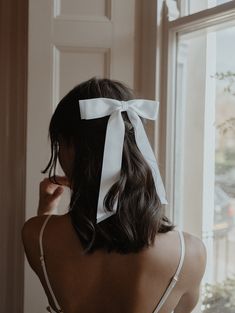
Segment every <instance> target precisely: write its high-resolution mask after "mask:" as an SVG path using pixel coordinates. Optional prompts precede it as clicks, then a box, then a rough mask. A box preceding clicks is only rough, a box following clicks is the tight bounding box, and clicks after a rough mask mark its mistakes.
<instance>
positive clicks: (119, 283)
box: [22, 78, 206, 313]
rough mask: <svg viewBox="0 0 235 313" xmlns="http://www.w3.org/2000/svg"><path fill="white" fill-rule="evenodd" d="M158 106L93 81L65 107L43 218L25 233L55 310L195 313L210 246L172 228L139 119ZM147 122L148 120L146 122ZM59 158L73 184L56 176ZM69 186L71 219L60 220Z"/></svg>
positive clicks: (57, 118)
mask: <svg viewBox="0 0 235 313" xmlns="http://www.w3.org/2000/svg"><path fill="white" fill-rule="evenodd" d="M156 113H157V103H156V102H153V101H147V100H134V99H133V95H132V92H131V91H130V90H129V89H128V88H127V87H126V86H124V85H123V84H122V83H120V82H116V81H112V80H108V79H96V78H92V79H90V80H88V81H86V82H84V83H82V84H80V85H78V86H77V87H75V88H74V89H73V90H71V91H70V92H69V93H68V94H67V95H66V96H65V97H64V98H63V99H62V100H61V101H60V103H59V104H58V106H57V108H56V110H55V112H54V114H53V116H52V119H51V122H50V128H49V134H50V139H51V153H52V154H51V159H50V161H49V164H48V166H47V167H46V169H45V170H44V171H43V173H46V172H47V171H48V170H49V178H45V179H44V180H43V181H42V182H41V183H40V201H39V207H38V216H37V217H34V218H31V219H30V220H28V221H27V222H26V223H25V225H24V227H23V230H22V238H23V243H24V247H25V252H26V255H27V259H28V261H29V264H30V266H31V267H32V269H33V270H34V271H35V273H36V274H37V275H38V277H39V279H40V281H41V283H42V286H43V288H44V290H45V292H46V295H47V297H48V301H49V304H50V306H49V307H48V308H47V309H48V311H51V312H64V313H81V312H82V313H90V312H92V313H94V312H96V313H120V312H122V313H152V312H155V313H156V312H160V313H170V312H172V311H174V312H175V313H188V312H192V310H193V308H194V306H195V305H196V303H197V300H198V295H199V286H200V282H201V279H202V276H203V273H204V270H205V263H206V260H205V259H206V253H205V248H204V245H203V243H202V242H201V241H200V240H199V239H197V238H195V237H193V236H192V235H190V234H187V233H184V234H183V233H182V232H180V231H177V230H175V229H174V226H173V225H172V223H171V222H170V221H169V220H168V219H167V218H166V217H165V216H164V213H163V209H162V204H165V203H167V201H166V199H165V190H164V187H163V184H162V181H161V177H160V174H159V171H158V167H157V164H156V161H155V159H154V156H153V152H152V150H151V149H150V146H149V143H148V142H147V137H146V135H145V132H144V129H143V126H142V122H141V119H140V117H144V118H151V119H155V118H156ZM139 116H140V117H139ZM57 159H59V162H60V164H61V167H62V169H63V171H64V173H65V177H59V176H56V175H55V167H56V163H57ZM63 185H64V186H68V187H69V188H70V189H71V200H70V204H69V210H68V213H67V214H65V215H60V216H59V215H53V214H52V213H53V210H54V208H55V207H56V206H57V205H58V202H59V200H60V197H61V194H62V193H63Z"/></svg>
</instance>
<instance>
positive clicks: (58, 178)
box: [55, 176, 70, 187]
mask: <svg viewBox="0 0 235 313" xmlns="http://www.w3.org/2000/svg"><path fill="white" fill-rule="evenodd" d="M55 179H56V181H57V182H58V183H60V184H61V185H64V186H67V187H70V183H69V180H68V178H67V177H66V176H56V177H55Z"/></svg>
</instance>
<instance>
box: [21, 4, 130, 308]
mask: <svg viewBox="0 0 235 313" xmlns="http://www.w3.org/2000/svg"><path fill="white" fill-rule="evenodd" d="M134 12H135V0H128V1H126V0H95V1H94V0H54V1H53V0H50V1H48V0H40V1H38V0H29V64H28V65H29V76H28V122H27V187H26V219H28V218H30V217H32V216H35V215H36V210H37V203H38V185H39V181H40V180H41V179H42V178H43V175H42V174H41V173H40V172H41V170H42V169H43V168H44V167H45V165H46V164H47V161H48V157H49V152H50V151H49V148H50V146H49V143H48V140H47V135H48V125H49V120H50V117H51V115H52V113H53V111H54V109H55V107H56V105H57V103H58V101H59V99H61V98H62V96H63V95H65V93H67V92H68V91H69V90H70V89H71V88H72V87H74V86H75V85H76V84H78V83H80V82H82V81H84V80H86V79H88V78H90V77H92V76H100V77H110V78H113V79H118V80H121V81H124V82H125V83H127V84H128V85H129V86H130V87H133V83H134V30H135V29H134V28H135V13H134ZM63 204H64V205H66V204H67V202H66V199H65V200H64V202H63ZM24 289H25V299H24V313H32V312H34V313H45V307H46V305H47V300H46V298H45V295H44V292H43V290H42V287H41V285H40V283H39V280H38V278H37V277H36V275H35V274H34V273H33V272H32V270H31V269H30V268H29V266H28V263H27V261H26V262H25V286H24Z"/></svg>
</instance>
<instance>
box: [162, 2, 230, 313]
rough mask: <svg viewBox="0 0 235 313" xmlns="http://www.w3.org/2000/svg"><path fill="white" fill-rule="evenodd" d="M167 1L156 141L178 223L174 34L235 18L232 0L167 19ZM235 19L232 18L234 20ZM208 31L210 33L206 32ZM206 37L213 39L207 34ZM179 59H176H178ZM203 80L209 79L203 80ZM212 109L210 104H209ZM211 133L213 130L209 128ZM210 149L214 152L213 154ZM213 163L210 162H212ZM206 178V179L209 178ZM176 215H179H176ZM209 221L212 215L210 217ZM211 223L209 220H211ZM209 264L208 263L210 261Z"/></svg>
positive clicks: (206, 188) (206, 184)
mask: <svg viewBox="0 0 235 313" xmlns="http://www.w3.org/2000/svg"><path fill="white" fill-rule="evenodd" d="M167 2H169V1H163V0H160V1H158V13H157V52H159V51H160V52H161V53H157V62H156V64H157V73H156V81H157V86H156V97H157V99H160V102H161V106H160V118H159V120H160V125H159V128H158V131H159V133H158V137H157V138H158V142H157V146H158V147H160V152H161V153H160V155H159V160H160V164H164V166H163V168H162V175H163V177H164V178H165V186H166V193H167V199H168V205H167V206H166V214H167V216H169V217H170V218H171V219H172V220H173V221H174V222H178V223H177V224H178V226H179V227H181V226H182V225H181V223H180V216H179V215H180V214H179V213H180V210H181V208H179V207H178V203H180V201H178V200H179V199H177V197H178V195H177V190H178V188H179V185H178V183H179V181H178V180H177V173H178V172H179V171H180V170H181V169H179V168H177V164H176V154H177V147H176V145H175V142H176V140H175V129H176V118H177V117H176V102H177V99H176V75H177V71H176V61H177V38H178V36H179V35H181V34H186V33H190V32H194V31H197V30H200V29H204V28H207V27H213V26H216V25H219V24H222V23H229V22H230V21H231V22H233V20H234V19H235V1H231V2H228V3H225V4H222V5H218V6H216V7H213V8H209V9H206V10H204V11H201V12H197V13H194V14H192V15H189V16H184V17H180V18H178V19H175V20H170V19H168V9H167V4H166V3H167ZM233 23H234V22H233ZM209 35H210V34H209ZM208 40H212V41H213V38H211V37H210V36H209V37H208ZM178 60H179V59H178ZM205 83H206V84H207V83H208V81H206V82H205ZM206 97H213V95H212V94H210V95H208V94H207V95H206ZM211 109H212V108H211ZM205 118H206V119H207V118H210V112H209V111H208V110H207V111H205ZM204 126H205V128H204V133H205V134H206V133H208V132H211V129H210V128H207V126H206V123H205V124H204ZM211 135H213V134H212V132H211ZM212 152H213V155H212ZM178 153H179V151H178ZM213 157H214V147H213V146H211V147H206V146H205V145H204V147H203V162H204V164H203V168H204V169H205V170H204V171H203V173H202V174H201V175H202V176H201V180H202V184H201V191H200V194H201V195H202V199H201V208H200V210H198V214H199V216H198V220H197V221H201V223H198V224H197V225H196V231H195V232H194V233H195V234H196V235H197V236H198V237H200V238H202V233H203V230H204V229H205V228H207V227H208V225H203V223H202V221H203V220H205V218H203V214H205V210H204V207H205V206H207V207H208V206H212V207H213V205H212V203H213V201H214V194H213V192H214V191H212V188H213V183H212V182H214V171H213V173H212V168H208V167H207V166H206V162H207V160H208V158H210V160H211V158H213ZM211 163H212V162H211ZM208 180H209V181H208ZM205 194H210V195H211V197H207V198H206V197H205V196H204V195H205ZM176 215H178V219H176ZM211 221H213V219H212V218H211ZM211 223H212V222H211ZM210 226H211V229H212V225H210ZM207 236H208V239H207V242H206V245H207V252H208V263H210V261H211V259H212V258H213V254H212V241H211V238H212V237H211V234H210V233H208V234H207ZM210 264H211V263H210ZM210 275H212V273H210V271H208V270H207V281H209V280H210V278H209V277H210ZM193 312H194V313H198V312H201V311H200V302H199V304H198V306H197V307H196V308H195V310H194V311H193Z"/></svg>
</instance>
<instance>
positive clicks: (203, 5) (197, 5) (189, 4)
mask: <svg viewBox="0 0 235 313" xmlns="http://www.w3.org/2000/svg"><path fill="white" fill-rule="evenodd" d="M231 1H232V0H180V1H179V3H180V8H181V16H185V15H190V14H193V13H197V12H199V11H203V10H206V9H209V8H212V7H215V6H218V5H221V4H224V3H226V2H231Z"/></svg>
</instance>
